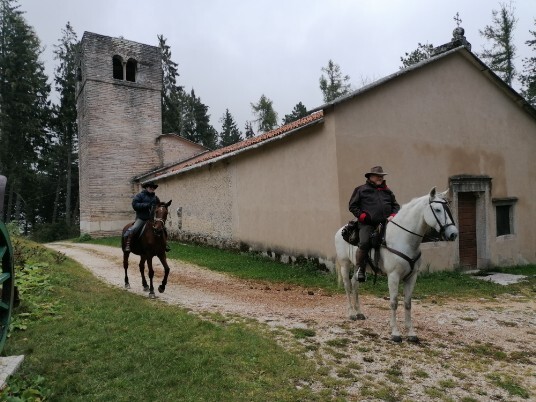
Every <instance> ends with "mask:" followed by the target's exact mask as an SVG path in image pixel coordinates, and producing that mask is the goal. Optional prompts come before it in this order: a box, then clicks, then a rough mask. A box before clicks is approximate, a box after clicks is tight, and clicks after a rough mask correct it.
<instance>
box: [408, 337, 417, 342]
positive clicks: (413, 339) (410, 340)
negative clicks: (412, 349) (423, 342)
mask: <svg viewBox="0 0 536 402" xmlns="http://www.w3.org/2000/svg"><path fill="white" fill-rule="evenodd" d="M408 342H411V343H419V342H420V341H419V337H417V336H408Z"/></svg>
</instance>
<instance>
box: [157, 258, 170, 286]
mask: <svg viewBox="0 0 536 402" xmlns="http://www.w3.org/2000/svg"><path fill="white" fill-rule="evenodd" d="M158 259H159V260H160V262H161V263H162V266H163V267H164V279H162V284H161V285H160V286H158V291H159V292H160V293H164V291H165V290H166V285H167V279H168V275H169V265H168V263H167V258H166V254H165V253H163V254H160V255H159V256H158Z"/></svg>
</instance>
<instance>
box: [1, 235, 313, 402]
mask: <svg viewBox="0 0 536 402" xmlns="http://www.w3.org/2000/svg"><path fill="white" fill-rule="evenodd" d="M31 247H33V248H35V246H33V245H32V246H31ZM57 254H58V253H56V252H52V251H48V250H47V251H41V252H40V253H39V256H38V259H39V261H40V262H39V263H38V264H37V263H34V262H33V261H32V258H27V259H26V261H25V265H24V266H23V267H17V271H19V272H23V271H26V272H27V275H28V278H27V280H26V282H24V281H19V282H18V286H19V287H20V291H21V306H20V307H19V308H17V309H15V310H14V318H15V321H14V322H16V321H17V320H19V322H22V321H20V320H22V318H21V316H22V317H25V320H26V321H25V322H24V325H18V326H15V327H14V328H13V330H12V332H11V334H10V338H9V339H8V341H7V342H6V347H5V349H4V352H5V354H6V355H20V354H24V355H25V356H26V358H25V361H24V363H23V365H22V367H21V368H20V370H19V371H18V372H17V373H16V374H15V375H14V376H12V377H11V378H10V379H9V381H8V387H7V388H6V389H5V390H4V391H3V392H2V394H1V395H0V400H7V399H8V398H10V397H13V398H15V397H18V398H23V397H24V395H28V393H29V394H30V395H33V398H34V399H21V400H45V398H48V399H50V400H54V401H148V400H151V401H177V400H181V401H201V400H203V401H250V400H319V399H320V397H319V395H318V394H316V393H315V392H313V391H312V390H311V389H309V388H307V387H303V388H301V389H297V388H296V387H295V386H294V385H293V384H295V383H296V382H298V381H304V382H306V383H312V382H313V381H312V379H313V378H314V377H315V369H314V368H312V367H311V365H310V363H309V362H308V361H306V360H305V359H304V358H303V357H300V356H297V355H294V354H291V353H289V352H287V351H285V350H284V349H283V348H282V347H280V346H278V345H277V343H276V341H275V340H274V339H271V338H270V337H267V336H266V335H265V334H264V333H263V332H262V331H260V330H257V329H255V328H251V326H247V325H246V324H243V323H241V322H233V321H226V322H217V321H216V322H214V321H210V320H207V319H201V318H199V317H197V316H195V315H192V314H188V312H187V311H186V310H183V309H181V308H179V307H177V306H170V305H167V304H164V303H161V302H159V301H152V300H149V299H147V298H145V297H141V296H138V295H135V294H132V293H129V292H125V291H123V290H120V289H116V288H113V287H111V286H107V285H104V284H103V283H102V282H101V281H99V280H98V279H96V278H95V277H94V276H93V275H91V273H89V272H87V271H86V270H84V269H83V268H81V267H80V266H79V265H78V264H76V263H74V262H73V261H71V260H69V259H65V260H64V261H63V262H62V263H59V264H58V263H56V260H57ZM28 267H31V269H30V268H28ZM19 272H18V274H19ZM220 321H221V320H220ZM25 393H26V394H25ZM37 398H40V399H37ZM13 400H15V399H13Z"/></svg>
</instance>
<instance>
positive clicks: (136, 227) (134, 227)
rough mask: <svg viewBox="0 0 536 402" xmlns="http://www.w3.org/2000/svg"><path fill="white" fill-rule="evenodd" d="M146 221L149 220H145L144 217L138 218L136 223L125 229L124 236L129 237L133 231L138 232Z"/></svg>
mask: <svg viewBox="0 0 536 402" xmlns="http://www.w3.org/2000/svg"><path fill="white" fill-rule="evenodd" d="M145 222H147V221H144V220H143V219H140V218H137V219H136V222H134V225H132V226H131V227H129V228H128V229H127V230H126V231H125V234H124V235H123V237H128V236H129V235H130V234H131V233H132V234H136V233H137V232H138V231H139V230H140V229H141V228H142V227H143V225H144V224H145Z"/></svg>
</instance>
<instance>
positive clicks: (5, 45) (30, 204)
mask: <svg viewBox="0 0 536 402" xmlns="http://www.w3.org/2000/svg"><path fill="white" fill-rule="evenodd" d="M18 8H19V6H18V5H17V1H16V0H0V143H1V144H2V145H1V147H0V171H1V172H2V174H3V175H5V176H7V178H8V184H7V186H8V188H7V193H8V199H7V208H6V209H5V211H6V221H9V220H10V219H11V218H15V219H21V218H23V219H24V220H25V221H26V222H27V223H28V221H33V220H35V219H36V217H35V215H36V211H35V205H34V204H35V200H36V198H37V197H38V195H37V194H36V193H35V190H36V188H37V186H36V170H37V166H38V161H39V158H40V155H42V153H43V152H44V150H45V148H46V147H47V146H48V144H49V141H48V140H49V138H48V132H47V127H48V124H49V114H50V111H49V102H48V95H49V93H50V86H49V84H48V83H47V77H46V75H45V73H44V65H43V63H42V62H41V61H40V60H39V56H40V54H41V46H40V42H39V39H38V38H37V36H36V34H35V32H34V30H33V29H32V28H31V27H30V26H29V25H28V24H27V23H26V21H25V19H24V18H23V15H22V14H23V13H22V12H21V11H19V10H18ZM13 155H16V157H13ZM23 210H24V211H23Z"/></svg>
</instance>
